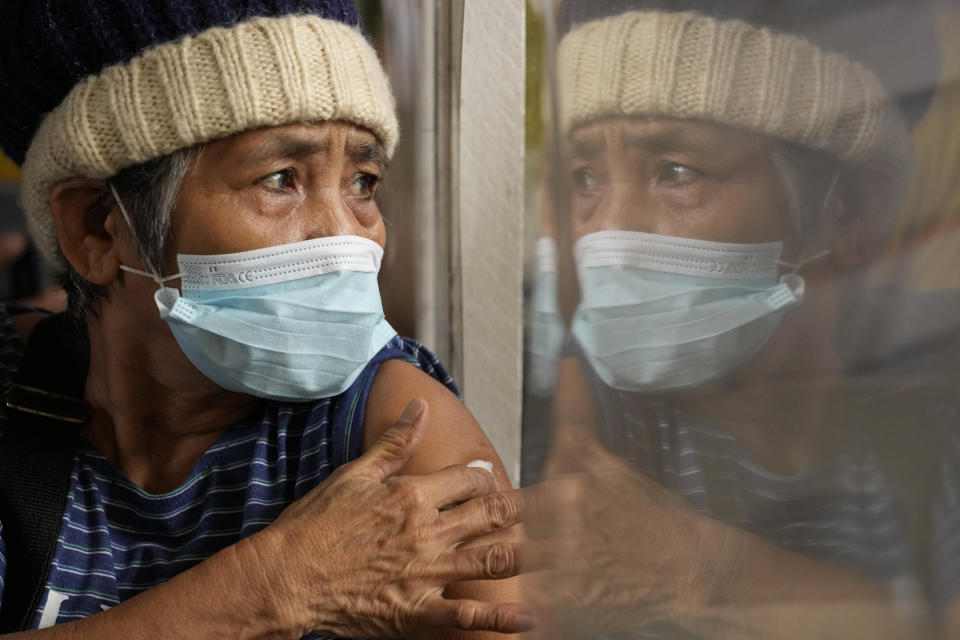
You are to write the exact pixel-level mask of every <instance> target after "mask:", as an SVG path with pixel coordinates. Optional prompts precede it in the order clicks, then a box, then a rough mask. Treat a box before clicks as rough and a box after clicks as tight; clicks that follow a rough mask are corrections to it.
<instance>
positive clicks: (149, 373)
mask: <svg viewBox="0 0 960 640" xmlns="http://www.w3.org/2000/svg"><path fill="white" fill-rule="evenodd" d="M88 329H89V334H90V370H89V373H88V374H87V385H86V390H85V400H86V402H87V404H88V405H89V407H90V418H89V420H88V421H87V424H86V425H84V435H86V436H87V438H88V439H89V440H90V441H91V442H92V443H93V444H94V445H95V446H96V447H97V448H98V449H99V450H100V451H101V452H102V453H103V454H104V455H105V456H106V457H107V458H108V459H109V460H110V461H111V462H113V463H114V464H115V465H116V466H117V467H118V468H119V469H120V470H121V471H123V472H124V473H125V474H126V475H127V476H128V477H129V478H130V479H131V480H132V481H133V482H134V483H136V484H137V485H139V486H140V487H142V488H143V489H145V490H147V491H149V492H152V493H160V492H165V491H170V490H172V489H174V488H176V487H178V486H179V485H181V484H182V483H183V482H184V481H185V480H186V479H187V478H188V477H189V475H190V472H191V471H192V470H193V468H194V466H195V465H196V463H197V461H198V460H199V459H200V458H201V456H202V455H203V453H204V452H205V451H206V450H207V449H208V448H209V447H210V446H211V445H213V444H214V443H215V442H216V441H217V439H218V438H219V437H220V436H221V435H222V434H223V432H224V431H226V430H227V429H228V428H229V427H230V426H231V425H233V424H235V423H236V422H238V421H239V420H242V419H243V418H244V417H245V416H247V415H248V414H249V413H250V411H251V410H252V409H253V408H254V406H255V404H256V403H257V400H256V399H255V398H251V397H250V396H246V395H243V394H238V393H234V392H231V391H227V390H225V389H222V388H221V387H219V386H217V385H216V384H215V383H213V382H212V381H210V380H209V379H207V378H206V377H205V376H204V375H203V374H201V373H200V372H199V371H197V369H196V368H195V367H194V366H193V365H192V364H190V362H189V360H187V358H186V356H184V355H183V352H182V351H181V350H180V348H179V346H177V344H176V340H175V339H174V338H173V335H172V334H171V332H170V330H169V328H168V327H167V326H166V325H165V323H164V322H163V321H162V320H160V319H159V318H158V317H157V316H156V312H153V316H152V317H139V318H138V317H136V316H135V315H133V314H130V313H125V312H124V310H122V309H117V308H114V307H112V305H111V304H110V303H109V302H106V303H105V304H104V305H102V307H101V310H100V314H99V317H98V318H96V319H94V320H91V321H90V324H89V328H88Z"/></svg>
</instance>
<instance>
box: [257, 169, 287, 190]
mask: <svg viewBox="0 0 960 640" xmlns="http://www.w3.org/2000/svg"><path fill="white" fill-rule="evenodd" d="M296 178H297V172H296V171H295V170H294V169H292V168H291V169H284V170H282V171H277V172H275V173H271V174H270V175H267V176H264V177H262V178H260V179H259V180H257V182H258V183H259V184H262V185H263V186H265V187H267V188H268V189H272V190H274V191H280V192H286V191H290V190H292V189H296V188H297V181H296Z"/></svg>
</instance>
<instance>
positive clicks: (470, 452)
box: [363, 360, 522, 639]
mask: <svg viewBox="0 0 960 640" xmlns="http://www.w3.org/2000/svg"><path fill="white" fill-rule="evenodd" d="M415 397H420V398H424V399H425V400H426V401H427V403H428V404H429V406H430V415H431V418H430V424H429V425H427V431H426V433H425V434H424V441H423V443H422V444H421V445H420V448H419V449H418V451H417V453H416V455H414V456H412V457H411V458H410V460H409V462H408V463H407V465H406V466H405V467H404V468H403V471H402V473H403V474H404V475H410V476H416V475H421V474H425V473H431V472H435V471H437V470H439V469H443V468H445V467H448V466H450V465H463V464H467V463H468V462H470V461H472V460H487V461H489V462H491V463H492V464H493V473H494V476H495V478H496V486H497V489H498V490H500V491H507V490H509V489H510V480H509V478H508V477H507V472H506V470H505V469H504V467H503V463H502V462H501V460H500V456H499V455H497V452H496V450H495V449H494V448H493V445H492V444H490V440H489V439H488V438H487V436H486V434H484V432H483V429H482V428H481V427H480V425H479V424H478V423H477V421H476V419H475V418H474V417H473V414H471V413H470V410H469V409H467V406H466V405H465V404H464V403H463V402H462V401H461V400H460V399H459V398H457V397H456V396H455V395H453V393H451V392H450V390H449V389H447V388H446V387H444V386H443V385H442V384H440V383H439V382H438V381H437V380H435V379H434V378H432V377H431V376H429V375H427V374H426V373H424V372H423V371H421V370H420V369H418V368H416V367H415V366H413V365H411V364H409V363H407V362H404V361H402V360H388V361H387V362H385V363H383V365H381V367H380V370H379V371H378V372H377V376H376V378H374V381H373V385H372V387H371V389H370V395H369V399H368V401H367V410H366V417H365V421H364V437H363V438H364V439H363V444H364V448H365V449H366V448H367V447H369V446H372V445H373V443H374V442H376V440H377V438H378V437H380V434H381V433H383V431H384V430H385V429H386V428H388V427H389V425H391V424H392V423H393V421H395V420H396V419H397V416H398V415H400V412H401V411H403V407H404V406H406V404H407V403H408V402H409V401H410V399H411V398H415ZM510 495H514V496H518V495H519V494H518V493H517V492H513V493H512V494H510ZM490 505H491V507H490V508H491V512H490V514H489V517H490V518H491V519H492V520H493V521H499V522H502V523H503V524H504V525H505V526H504V527H503V528H502V529H501V530H500V531H497V532H495V533H491V534H489V535H487V536H484V537H482V538H478V539H476V540H473V541H470V542H468V543H466V544H464V545H463V548H470V547H477V546H484V545H489V544H491V543H494V542H507V543H511V544H516V543H519V542H520V541H521V539H522V531H521V528H520V526H519V525H517V526H513V527H508V526H506V525H508V524H511V523H513V522H516V520H517V519H518V518H519V517H520V516H519V513H517V511H516V509H517V508H518V507H519V505H520V501H519V499H517V500H513V501H511V500H508V499H506V498H504V499H502V500H499V501H496V502H491V503H490ZM486 561H487V562H488V563H489V564H491V565H496V564H498V563H504V562H509V560H508V559H506V558H498V557H496V556H495V555H491V556H490V557H489V558H487V559H486ZM446 594H447V596H448V597H460V598H463V597H468V598H474V599H478V600H483V601H487V602H519V601H520V599H521V598H520V595H521V594H520V585H519V581H518V580H517V579H509V580H496V581H480V582H469V583H459V584H456V585H453V586H451V587H449V588H448V589H447V591H446ZM429 637H436V638H458V637H469V638H476V639H479V638H482V637H491V638H492V637H497V636H495V634H489V635H487V634H478V633H475V632H473V633H466V634H463V632H458V631H450V630H447V631H445V632H442V633H439V634H429Z"/></svg>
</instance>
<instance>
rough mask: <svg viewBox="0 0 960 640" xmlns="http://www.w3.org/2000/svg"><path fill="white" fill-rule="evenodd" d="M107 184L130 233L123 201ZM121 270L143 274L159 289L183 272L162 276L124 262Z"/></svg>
mask: <svg viewBox="0 0 960 640" xmlns="http://www.w3.org/2000/svg"><path fill="white" fill-rule="evenodd" d="M107 185H108V186H109V187H110V192H111V193H113V199H114V200H116V201H117V206H118V207H119V208H120V213H121V214H122V215H123V219H124V221H125V222H126V223H127V228H128V229H130V233H131V234H133V225H132V224H130V214H128V213H127V208H126V207H124V206H123V201H122V200H121V199H120V194H119V193H117V188H116V187H115V186H113V183H112V182H110V181H109V180H107ZM120 270H121V271H126V272H128V273H133V274H135V275H138V276H143V277H145V278H150V279H151V280H153V281H154V282H156V283H157V286H158V287H159V288H160V289H163V288H164V287H165V286H166V284H167V283H168V282H170V281H171V280H178V279H179V278H182V277H183V273H182V272H181V273H176V274H174V275H172V276H167V277H163V276H161V275H159V274H157V273H151V272H149V271H144V270H142V269H134V268H133V267H128V266H127V265H125V264H121V265H120Z"/></svg>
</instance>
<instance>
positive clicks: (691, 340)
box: [571, 231, 804, 392]
mask: <svg viewBox="0 0 960 640" xmlns="http://www.w3.org/2000/svg"><path fill="white" fill-rule="evenodd" d="M782 247H783V243H781V242H771V243H763V244H728V243H719V242H708V241H703V240H690V239H685V238H676V237H669V236H659V235H655V234H650V233H641V232H631V231H601V232H597V233H592V234H589V235H586V236H584V237H582V238H580V239H579V240H578V241H577V243H576V244H575V245H574V259H575V261H576V266H577V273H578V276H579V280H580V290H581V300H580V304H579V306H578V307H577V309H576V312H575V314H574V318H573V323H572V327H571V331H572V333H573V335H574V337H575V338H576V340H577V342H578V343H579V344H580V346H581V347H582V348H583V351H584V353H585V354H586V357H587V359H588V360H589V362H590V364H591V365H592V366H593V368H594V370H595V371H596V372H597V375H599V377H600V378H601V379H602V380H603V381H604V382H606V383H607V384H608V385H610V386H611V387H614V388H616V389H621V390H624V391H644V392H660V391H670V390H675V389H683V388H688V387H693V386H697V385H700V384H703V383H705V382H708V381H710V380H714V379H717V378H719V377H721V376H723V375H725V374H726V373H729V372H730V371H732V370H734V369H736V368H737V367H739V366H741V365H742V364H744V363H745V362H747V361H748V360H749V359H751V358H752V357H753V356H754V355H756V354H757V352H758V351H759V350H760V349H761V348H762V347H763V346H764V345H765V344H766V343H767V341H768V340H770V338H771V337H772V336H773V334H774V333H775V332H776V330H777V328H778V327H779V325H780V322H781V321H782V319H783V316H784V313H785V312H786V310H787V309H789V308H790V307H792V306H794V305H797V304H799V303H800V302H801V301H802V300H803V292H804V282H803V279H802V278H801V277H800V276H799V275H797V274H796V273H795V272H794V273H788V274H785V275H783V276H782V277H781V276H779V269H778V266H779V265H781V264H782V263H781V262H780V253H781V250H782Z"/></svg>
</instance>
